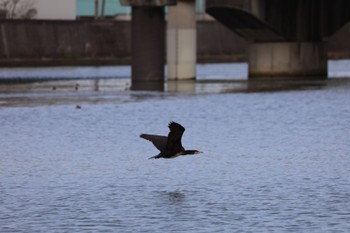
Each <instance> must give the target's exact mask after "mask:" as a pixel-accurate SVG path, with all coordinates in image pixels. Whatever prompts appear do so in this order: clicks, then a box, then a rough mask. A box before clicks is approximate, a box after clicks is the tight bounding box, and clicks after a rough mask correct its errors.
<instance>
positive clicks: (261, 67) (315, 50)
mask: <svg viewBox="0 0 350 233" xmlns="http://www.w3.org/2000/svg"><path fill="white" fill-rule="evenodd" d="M248 59H249V68H248V70H249V72H248V73H249V78H257V77H276V76H281V77H288V76H289V77H297V76H300V77H305V76H310V77H311V76H313V77H318V78H322V77H324V78H326V77H327V56H326V50H325V46H324V43H323V42H263V43H253V44H251V45H250V48H249V58H248Z"/></svg>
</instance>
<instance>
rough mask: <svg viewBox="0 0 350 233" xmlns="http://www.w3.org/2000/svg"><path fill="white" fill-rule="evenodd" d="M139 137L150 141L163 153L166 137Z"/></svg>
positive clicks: (149, 135)
mask: <svg viewBox="0 0 350 233" xmlns="http://www.w3.org/2000/svg"><path fill="white" fill-rule="evenodd" d="M140 137H141V138H144V139H146V140H148V141H151V142H152V143H153V145H154V146H155V147H156V148H157V149H158V150H159V151H160V152H164V151H165V150H166V144H167V140H168V137H166V136H160V135H152V134H141V135H140Z"/></svg>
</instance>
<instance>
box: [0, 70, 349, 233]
mask: <svg viewBox="0 0 350 233" xmlns="http://www.w3.org/2000/svg"><path fill="white" fill-rule="evenodd" d="M211 69H214V68H213V67H211ZM334 72H335V73H337V72H336V70H335V71H334ZM217 73H219V71H217ZM94 82H95V83H96V80H90V79H87V80H86V79H85V80H70V81H68V80H67V81H65V82H61V81H51V82H44V83H42V82H39V83H30V84H16V85H15V87H14V86H13V85H5V84H3V85H1V88H2V89H1V90H2V91H1V94H0V131H1V134H0V140H1V152H0V232H349V231H350V205H349V203H350V182H349V177H350V166H349V164H350V141H349V136H350V135H349V132H350V131H349V125H350V107H349V106H350V82H349V80H348V79H347V78H340V77H338V76H336V78H331V79H329V80H327V81H321V82H318V81H316V82H311V83H310V82H307V83H304V84H300V85H299V84H298V85H297V86H293V87H292V88H282V89H280V90H278V88H276V86H275V87H274V88H273V90H271V89H268V88H262V89H256V88H254V89H249V82H247V81H244V80H238V81H233V82H231V81H224V80H221V81H216V82H215V81H210V80H209V81H205V80H203V81H198V82H195V83H187V84H183V87H182V88H180V91H179V90H178V89H176V88H175V89H174V87H171V85H172V84H170V83H169V84H166V85H170V87H169V86H167V88H166V91H165V92H135V91H130V90H129V89H128V86H129V84H128V82H129V81H128V79H117V80H115V79H102V80H100V81H99V82H100V83H98V84H94ZM77 83H78V84H79V85H78V88H77V89H76V84H77ZM54 87H55V88H54ZM96 87H97V88H96ZM289 87H290V86H289ZM177 88H178V86H177ZM176 90H177V91H176ZM171 120H174V121H177V122H179V123H181V124H182V125H184V126H185V127H186V131H185V134H184V137H183V145H184V146H185V147H186V148H187V149H198V150H201V151H204V152H205V153H204V154H200V155H193V156H186V157H179V158H177V159H172V160H164V159H163V160H162V159H159V160H147V158H148V157H150V156H153V155H155V154H157V150H156V149H155V148H154V147H153V146H152V144H151V143H150V142H148V141H145V140H143V139H141V138H139V137H138V135H139V134H140V133H156V134H160V135H166V134H167V133H168V129H167V124H168V122H169V121H171Z"/></svg>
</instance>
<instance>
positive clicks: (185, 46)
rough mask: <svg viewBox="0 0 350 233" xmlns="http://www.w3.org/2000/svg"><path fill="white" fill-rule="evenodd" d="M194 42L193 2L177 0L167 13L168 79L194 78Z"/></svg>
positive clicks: (195, 47) (195, 59)
mask: <svg viewBox="0 0 350 233" xmlns="http://www.w3.org/2000/svg"><path fill="white" fill-rule="evenodd" d="M196 40H197V36H196V11H195V0H186V1H185V0H178V1H177V5H176V6H171V7H169V12H168V28H167V63H168V79H194V78H195V77H196V62H197V58H196V53H197V41H196Z"/></svg>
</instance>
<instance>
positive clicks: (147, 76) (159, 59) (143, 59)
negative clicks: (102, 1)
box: [120, 0, 176, 90]
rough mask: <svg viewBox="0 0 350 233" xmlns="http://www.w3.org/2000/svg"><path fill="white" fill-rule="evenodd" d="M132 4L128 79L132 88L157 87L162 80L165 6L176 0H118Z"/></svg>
mask: <svg viewBox="0 0 350 233" xmlns="http://www.w3.org/2000/svg"><path fill="white" fill-rule="evenodd" d="M120 3H121V4H122V5H124V6H131V7H132V23H131V56H132V62H131V79H132V85H131V88H132V89H134V90H135V89H137V90H152V89H156V90H158V89H159V88H161V87H162V86H163V83H164V65H165V27H166V23H165V13H164V7H165V6H167V5H173V4H176V0H120Z"/></svg>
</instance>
